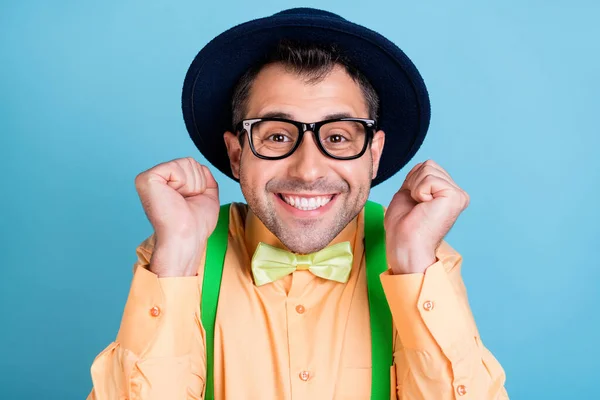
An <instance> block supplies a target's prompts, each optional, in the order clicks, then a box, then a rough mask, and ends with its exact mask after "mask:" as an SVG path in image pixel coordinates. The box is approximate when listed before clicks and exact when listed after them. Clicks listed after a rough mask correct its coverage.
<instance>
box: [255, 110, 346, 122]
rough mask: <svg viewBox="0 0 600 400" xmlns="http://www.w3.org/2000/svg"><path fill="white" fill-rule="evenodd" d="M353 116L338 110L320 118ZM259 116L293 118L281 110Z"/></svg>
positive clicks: (323, 119)
mask: <svg viewBox="0 0 600 400" xmlns="http://www.w3.org/2000/svg"><path fill="white" fill-rule="evenodd" d="M353 117H354V116H353V115H351V114H350V113H346V112H340V113H333V114H327V115H325V116H324V117H323V118H322V121H325V120H328V119H338V118H353ZM260 118H283V119H291V120H294V118H293V116H292V115H291V114H288V113H285V112H281V111H271V112H268V113H265V114H263V115H262V116H261V117H260ZM314 122H317V121H314Z"/></svg>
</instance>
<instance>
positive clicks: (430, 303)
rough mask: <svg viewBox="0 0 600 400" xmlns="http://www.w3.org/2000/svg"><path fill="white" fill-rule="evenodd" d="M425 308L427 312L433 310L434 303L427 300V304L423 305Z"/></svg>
mask: <svg viewBox="0 0 600 400" xmlns="http://www.w3.org/2000/svg"><path fill="white" fill-rule="evenodd" d="M423 308H424V309H425V311H431V310H433V301H430V300H427V301H426V302H425V303H423Z"/></svg>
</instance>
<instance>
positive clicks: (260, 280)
mask: <svg viewBox="0 0 600 400" xmlns="http://www.w3.org/2000/svg"><path fill="white" fill-rule="evenodd" d="M351 269H352V248H351V247H350V242H342V243H338V244H334V245H333V246H329V247H326V248H324V249H323V250H320V251H317V252H316V253H311V254H294V253H290V252H289V251H286V250H282V249H279V248H277V247H273V246H269V245H268V244H265V243H262V242H261V243H259V244H258V246H257V247H256V251H255V252H254V256H252V275H254V283H255V284H256V286H261V285H264V284H266V283H270V282H273V281H276V280H277V279H280V278H283V277H284V276H286V275H289V274H291V273H292V272H294V271H296V270H308V271H310V272H312V273H313V274H315V275H316V276H318V277H321V278H324V279H329V280H332V281H337V282H342V283H345V282H347V281H348V277H349V276H350V270H351Z"/></svg>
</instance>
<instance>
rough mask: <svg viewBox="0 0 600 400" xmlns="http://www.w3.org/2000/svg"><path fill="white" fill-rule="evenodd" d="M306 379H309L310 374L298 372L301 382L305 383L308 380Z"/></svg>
mask: <svg viewBox="0 0 600 400" xmlns="http://www.w3.org/2000/svg"><path fill="white" fill-rule="evenodd" d="M308 378H310V372H308V371H302V372H300V379H301V380H303V381H304V382H306V381H307V380H308Z"/></svg>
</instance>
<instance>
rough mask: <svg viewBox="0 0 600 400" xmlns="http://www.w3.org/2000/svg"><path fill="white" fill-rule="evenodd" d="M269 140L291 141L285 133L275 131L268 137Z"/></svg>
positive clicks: (278, 141)
mask: <svg viewBox="0 0 600 400" xmlns="http://www.w3.org/2000/svg"><path fill="white" fill-rule="evenodd" d="M267 140H269V141H271V142H277V143H284V142H290V141H291V139H290V138H289V137H287V136H286V135H284V134H283V133H273V134H271V135H269V136H268V137H267Z"/></svg>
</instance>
